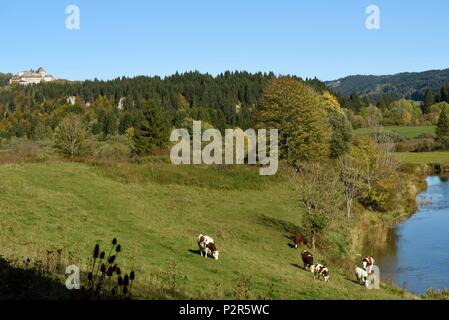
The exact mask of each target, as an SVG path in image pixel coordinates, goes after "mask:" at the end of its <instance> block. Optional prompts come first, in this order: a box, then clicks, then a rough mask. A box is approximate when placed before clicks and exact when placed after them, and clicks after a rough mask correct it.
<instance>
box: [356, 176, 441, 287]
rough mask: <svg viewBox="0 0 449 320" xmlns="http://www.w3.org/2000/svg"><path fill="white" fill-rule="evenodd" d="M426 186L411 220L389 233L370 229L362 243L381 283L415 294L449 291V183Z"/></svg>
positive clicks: (430, 181)
mask: <svg viewBox="0 0 449 320" xmlns="http://www.w3.org/2000/svg"><path fill="white" fill-rule="evenodd" d="M427 184H428V189H427V190H426V191H425V192H423V193H422V194H420V195H419V196H418V202H419V210H418V212H417V213H416V214H415V215H414V216H413V217H411V218H410V219H409V220H407V221H406V222H404V223H402V224H400V225H399V226H397V227H396V228H393V229H390V230H373V231H371V232H370V237H369V239H366V241H365V248H367V249H366V251H367V252H364V254H372V255H373V256H374V257H375V258H376V263H377V264H378V265H379V267H380V268H381V277H382V280H383V281H392V282H394V283H395V284H396V285H397V286H399V287H406V288H407V289H408V290H409V291H411V292H413V293H416V294H423V293H425V291H426V290H427V289H428V288H434V289H445V288H449V182H448V180H447V179H442V178H440V177H428V178H427ZM380 234H383V235H380ZM373 235H374V236H373ZM370 251H371V252H370Z"/></svg>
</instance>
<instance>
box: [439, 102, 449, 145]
mask: <svg viewBox="0 0 449 320" xmlns="http://www.w3.org/2000/svg"><path fill="white" fill-rule="evenodd" d="M437 139H438V141H440V142H443V141H446V142H447V139H449V118H448V115H447V110H446V108H443V110H441V112H440V117H439V119H438V124H437Z"/></svg>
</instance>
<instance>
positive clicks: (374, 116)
mask: <svg viewBox="0 0 449 320" xmlns="http://www.w3.org/2000/svg"><path fill="white" fill-rule="evenodd" d="M424 92H425V93H424V96H423V100H422V101H415V100H409V99H405V98H399V99H398V98H395V97H394V96H393V95H390V94H384V95H381V96H378V97H376V98H373V97H369V96H363V97H360V96H359V95H358V94H357V92H355V91H354V92H352V93H351V94H350V95H349V96H346V95H344V94H341V93H338V92H334V95H335V96H336V97H337V98H338V101H339V103H340V105H341V106H342V107H343V108H345V109H347V115H348V119H349V120H350V121H351V124H352V126H353V127H354V128H355V129H357V128H364V127H376V126H378V125H384V126H391V125H399V126H416V125H436V124H437V123H438V119H439V116H440V113H441V111H442V110H443V109H446V108H448V107H449V85H448V84H445V85H443V86H442V87H441V89H440V90H438V92H434V91H433V90H431V89H426V90H425V91H424Z"/></svg>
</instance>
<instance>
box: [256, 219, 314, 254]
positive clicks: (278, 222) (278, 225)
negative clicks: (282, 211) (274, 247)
mask: <svg viewBox="0 0 449 320" xmlns="http://www.w3.org/2000/svg"><path fill="white" fill-rule="evenodd" d="M258 220H259V223H260V224H261V225H263V226H266V227H269V228H272V229H275V230H278V231H280V232H284V233H285V234H284V237H285V238H286V239H289V240H291V241H293V240H294V239H295V236H294V235H295V234H296V233H298V232H299V233H300V234H301V235H302V236H303V238H304V235H305V234H306V230H305V229H303V228H301V227H299V226H297V225H296V224H294V223H292V222H290V221H286V220H282V219H277V218H273V217H270V216H267V215H260V216H259V218H258ZM306 243H307V242H306V239H305V238H304V244H306ZM288 246H289V247H290V248H292V249H293V248H295V246H294V244H293V243H292V242H290V243H288Z"/></svg>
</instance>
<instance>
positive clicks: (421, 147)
mask: <svg viewBox="0 0 449 320" xmlns="http://www.w3.org/2000/svg"><path fill="white" fill-rule="evenodd" d="M435 148H436V144H435V142H433V140H423V141H422V142H420V143H418V144H417V145H416V147H415V150H413V151H414V152H431V151H434V150H435Z"/></svg>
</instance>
